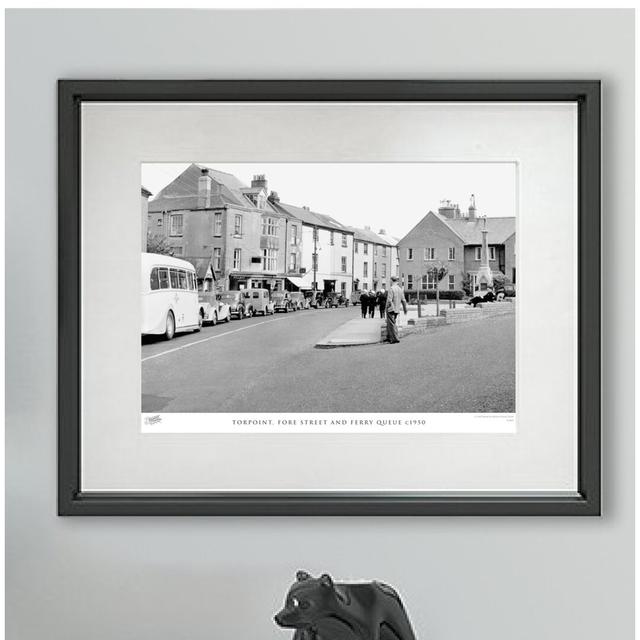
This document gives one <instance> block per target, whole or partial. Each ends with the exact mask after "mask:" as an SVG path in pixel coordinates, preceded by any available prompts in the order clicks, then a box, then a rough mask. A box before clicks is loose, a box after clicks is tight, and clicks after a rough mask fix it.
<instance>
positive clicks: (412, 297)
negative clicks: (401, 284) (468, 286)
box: [404, 289, 465, 302]
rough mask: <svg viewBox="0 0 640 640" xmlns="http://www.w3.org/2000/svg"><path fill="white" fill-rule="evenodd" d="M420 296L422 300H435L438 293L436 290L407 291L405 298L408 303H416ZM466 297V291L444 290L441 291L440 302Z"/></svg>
mask: <svg viewBox="0 0 640 640" xmlns="http://www.w3.org/2000/svg"><path fill="white" fill-rule="evenodd" d="M418 294H420V300H425V299H427V300H435V299H436V292H435V289H427V290H426V291H424V290H423V291H415V290H414V289H412V290H410V291H409V290H407V289H405V292H404V297H405V298H406V299H407V301H408V302H411V301H414V302H417V299H418ZM464 297H465V294H464V291H462V290H460V289H454V290H449V289H443V290H441V291H440V300H462V299H463V298H464Z"/></svg>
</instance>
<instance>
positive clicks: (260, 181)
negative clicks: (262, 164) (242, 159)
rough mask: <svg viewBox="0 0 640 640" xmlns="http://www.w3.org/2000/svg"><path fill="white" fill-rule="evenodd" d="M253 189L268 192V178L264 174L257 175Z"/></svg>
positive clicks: (252, 185) (252, 184)
mask: <svg viewBox="0 0 640 640" xmlns="http://www.w3.org/2000/svg"><path fill="white" fill-rule="evenodd" d="M251 188H252V189H264V190H265V191H266V190H267V176H266V175H265V174H264V173H257V174H256V175H254V176H253V180H251Z"/></svg>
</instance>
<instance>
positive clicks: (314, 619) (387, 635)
mask: <svg viewBox="0 0 640 640" xmlns="http://www.w3.org/2000/svg"><path fill="white" fill-rule="evenodd" d="M275 621H276V623H277V624H278V625H279V626H281V627H286V628H291V629H295V630H296V631H295V633H294V634H293V640H415V636H414V635H413V631H412V629H411V623H410V622H409V618H408V616H407V612H406V611H405V609H404V607H403V606H402V602H401V601H400V596H399V595H398V594H397V593H396V592H395V590H394V589H392V588H391V587H390V586H388V585H386V584H383V583H382V582H375V581H374V582H361V583H334V582H333V580H332V579H331V576H329V575H327V574H326V573H325V574H323V575H322V576H320V577H319V578H313V577H312V576H310V575H309V574H308V573H307V572H306V571H298V573H297V574H296V582H294V583H293V585H292V586H291V588H290V589H289V593H288V594H287V599H286V601H285V605H284V608H283V609H282V611H280V612H278V613H277V614H276V616H275Z"/></svg>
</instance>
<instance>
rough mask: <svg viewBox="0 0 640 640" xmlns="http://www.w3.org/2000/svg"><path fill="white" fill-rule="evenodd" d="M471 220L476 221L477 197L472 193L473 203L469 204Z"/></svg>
mask: <svg viewBox="0 0 640 640" xmlns="http://www.w3.org/2000/svg"><path fill="white" fill-rule="evenodd" d="M468 217H469V220H475V219H476V197H475V195H474V194H473V193H472V194H471V201H470V202H469V216H468Z"/></svg>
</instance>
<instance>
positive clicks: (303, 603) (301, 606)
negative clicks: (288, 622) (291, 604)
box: [300, 600, 310, 609]
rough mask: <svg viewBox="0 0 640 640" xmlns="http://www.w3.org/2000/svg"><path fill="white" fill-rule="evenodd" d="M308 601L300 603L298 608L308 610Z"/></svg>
mask: <svg viewBox="0 0 640 640" xmlns="http://www.w3.org/2000/svg"><path fill="white" fill-rule="evenodd" d="M309 604H310V603H309V601H308V600H303V601H302V602H300V608H301V609H308V608H309Z"/></svg>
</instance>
